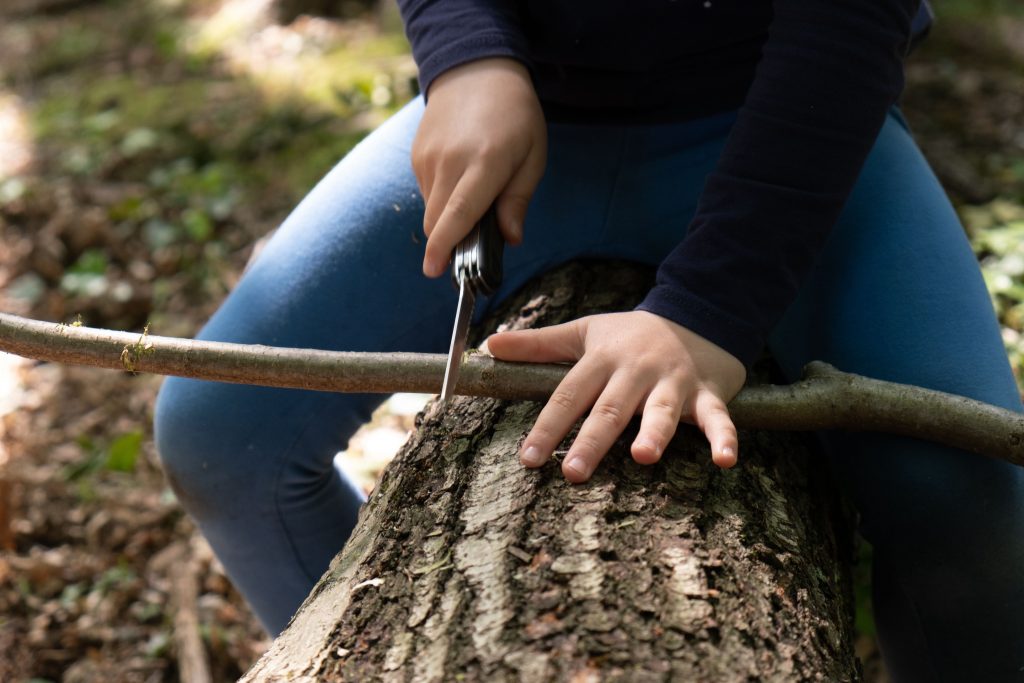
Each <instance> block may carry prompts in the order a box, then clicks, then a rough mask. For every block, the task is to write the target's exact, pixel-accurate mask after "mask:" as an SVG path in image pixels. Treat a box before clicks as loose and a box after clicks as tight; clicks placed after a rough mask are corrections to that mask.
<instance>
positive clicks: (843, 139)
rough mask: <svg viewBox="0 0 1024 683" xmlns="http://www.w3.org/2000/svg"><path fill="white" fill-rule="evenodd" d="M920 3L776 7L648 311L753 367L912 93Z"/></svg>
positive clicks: (852, 1)
mask: <svg viewBox="0 0 1024 683" xmlns="http://www.w3.org/2000/svg"><path fill="white" fill-rule="evenodd" d="M917 4H918V2H917V0H777V1H776V2H775V3H774V18H773V20H772V23H771V26H770V29H769V35H768V39H767V41H766V42H765V45H764V48H763V51H762V56H761V61H760V62H759V64H758V67H757V72H756V76H755V78H754V82H753V84H752V85H751V88H750V90H749V91H748V93H747V97H746V100H745V102H744V104H743V106H742V107H741V108H740V110H739V113H738V116H737V120H736V123H735V125H734V126H733V129H732V130H731V132H730V134H729V137H728V139H727V141H726V145H725V148H724V150H723V153H722V156H721V157H720V159H719V162H718V165H717V166H716V168H715V169H714V171H713V172H712V173H711V174H710V175H709V176H708V178H707V181H706V184H705V187H704V191H703V193H702V195H701V198H700V201H699V203H698V208H697V212H696V215H695V217H694V219H693V221H692V223H691V224H690V228H689V230H688V232H687V235H686V237H685V239H683V241H682V242H681V243H680V244H679V246H678V247H676V249H675V250H673V251H672V252H671V254H669V256H668V257H667V258H666V260H665V261H664V262H663V263H662V264H661V266H660V267H659V269H658V274H657V282H656V285H655V287H654V288H653V289H652V290H651V291H650V292H649V293H648V295H647V297H646V298H645V299H644V301H643V302H642V303H641V304H640V306H638V308H639V309H641V310H646V311H649V312H652V313H656V314H658V315H661V316H663V317H666V318H668V319H670V320H673V321H675V322H677V323H679V324H681V325H683V326H684V327H687V328H689V329H691V330H693V331H694V332H696V333H697V334H700V335H701V336H703V337H704V338H706V339H708V340H710V341H712V342H714V343H715V344H717V345H718V346H720V347H722V348H724V349H725V350H726V351H728V352H730V353H731V354H733V355H734V356H736V357H737V358H738V359H739V360H740V361H742V362H743V363H744V364H745V365H747V366H749V365H750V364H752V363H753V361H754V360H756V358H757V356H758V354H759V353H760V351H761V349H762V348H763V346H764V344H765V341H766V339H767V336H768V334H769V332H770V331H771V329H772V328H773V327H774V326H775V324H776V323H777V322H778V321H779V319H780V318H781V317H782V314H783V313H784V312H785V310H786V308H787V307H788V306H789V304H790V303H791V302H792V301H793V299H794V298H795V297H796V294H797V290H798V289H799V287H800V285H801V284H802V282H803V281H804V280H805V276H806V275H807V274H808V272H809V271H810V269H811V267H812V266H813V264H814V261H815V257H816V256H817V254H818V253H819V252H820V251H821V248H822V246H823V245H824V242H825V240H826V238H827V236H828V233H829V231H830V230H831V228H832V226H833V224H834V223H835V222H836V220H837V218H838V216H839V213H840V211H841V210H842V207H843V204H844V203H845V202H846V198H847V196H848V195H849V194H850V191H851V190H852V188H853V185H854V183H855V182H856V179H857V176H858V174H859V172H860V169H861V167H862V166H863V164H864V160H865V159H866V157H867V155H868V152H869V151H870V149H871V147H872V145H873V143H874V141H875V138H876V137H877V135H878V132H879V131H880V129H881V127H882V124H883V123H884V121H885V116H886V113H887V111H888V109H889V108H890V107H891V106H892V105H893V104H894V103H895V101H896V99H897V97H898V96H899V94H900V92H901V90H902V88H903V56H904V54H905V52H906V49H907V45H908V41H909V35H910V25H911V21H912V18H913V16H914V14H915V11H916V9H917Z"/></svg>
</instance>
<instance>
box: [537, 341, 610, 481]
mask: <svg viewBox="0 0 1024 683" xmlns="http://www.w3.org/2000/svg"><path fill="white" fill-rule="evenodd" d="M594 365H595V364H594V363H588V362H587V361H586V360H583V361H581V362H580V363H578V364H576V365H574V366H573V367H572V369H571V370H569V372H568V373H566V375H565V377H564V378H563V379H562V381H561V382H560V383H559V384H558V388H557V389H555V392H554V393H553V394H551V398H549V399H548V402H547V403H546V404H544V408H542V409H541V411H540V415H538V416H537V421H536V422H535V423H534V425H533V429H531V430H530V433H529V434H528V435H527V436H526V439H525V440H524V441H523V447H522V450H521V451H520V453H519V461H520V462H522V463H523V464H524V465H526V466H527V467H540V466H541V465H543V464H544V463H545V462H547V461H548V459H549V458H550V457H551V453H552V451H554V450H555V447H556V446H558V444H559V443H561V441H562V439H564V438H565V435H566V434H568V433H569V430H570V429H571V428H572V426H573V424H575V423H576V420H578V419H579V418H580V416H581V415H583V413H584V412H586V410H587V408H589V407H590V406H591V405H593V403H594V399H596V398H597V396H598V395H599V394H600V393H601V389H603V388H604V385H605V383H606V382H607V380H608V375H607V373H606V372H605V371H602V370H601V369H600V368H597V367H594Z"/></svg>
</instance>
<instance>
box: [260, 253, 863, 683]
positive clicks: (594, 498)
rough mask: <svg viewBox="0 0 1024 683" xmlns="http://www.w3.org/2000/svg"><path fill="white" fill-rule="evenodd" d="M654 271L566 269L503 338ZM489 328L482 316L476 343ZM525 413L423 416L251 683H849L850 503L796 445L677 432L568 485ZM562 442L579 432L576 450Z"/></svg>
mask: <svg viewBox="0 0 1024 683" xmlns="http://www.w3.org/2000/svg"><path fill="white" fill-rule="evenodd" d="M650 284H651V274H650V272H649V271H647V270H643V269H638V268H634V267H624V266H622V265H618V266H608V265H595V264H585V265H584V264H572V265H570V266H568V267H567V268H564V269H561V270H559V271H557V272H555V273H553V274H550V275H549V276H546V277H545V278H544V279H543V280H542V281H541V282H540V283H539V284H537V285H534V286H531V287H530V288H529V290H528V292H526V293H524V294H522V295H520V296H518V297H515V298H514V299H513V300H512V301H511V302H510V304H509V305H508V306H507V307H506V308H507V310H511V311H513V312H514V314H513V315H512V317H511V318H510V319H509V320H508V321H507V326H508V327H512V328H521V327H527V326H540V325H549V324H554V323H558V322H563V321H565V320H567V319H571V318H575V317H579V316H581V315H587V314H591V313H595V312H600V311H609V310H628V309H630V308H631V307H632V306H633V305H634V304H635V303H636V302H637V301H638V300H639V299H640V297H641V296H642V294H643V293H644V292H645V291H646V290H647V289H648V288H649V286H650ZM494 323H495V321H493V320H492V321H490V322H489V323H486V324H485V325H484V328H485V331H486V330H488V329H490V328H492V327H493V325H494ZM539 408H540V406H539V405H538V404H536V403H530V402H517V401H505V400H497V399H490V398H475V397H458V398H456V399H455V400H454V401H452V402H450V403H449V404H448V405H447V406H444V407H442V406H440V405H438V404H433V405H431V406H428V408H427V409H426V411H425V413H424V415H422V416H421V421H420V424H419V425H418V429H417V431H416V433H415V434H414V435H413V437H412V438H411V440H410V442H409V443H408V444H407V445H406V446H405V448H403V449H402V451H401V452H400V453H399V455H398V456H397V457H396V459H395V460H394V461H393V462H392V463H391V465H390V466H389V467H388V468H387V470H386V471H385V473H384V475H383V477H382V479H381V481H380V483H379V485H378V486H377V488H376V490H375V491H374V492H373V494H372V495H371V497H370V500H369V502H368V503H367V504H366V506H365V507H364V509H363V510H362V512H361V514H360V519H359V524H358V525H357V527H356V529H355V531H354V532H353V534H352V536H351V538H350V539H349V540H348V543H347V544H346V546H345V547H344V549H343V550H342V551H341V552H340V553H339V554H338V556H337V557H336V558H335V559H334V561H333V562H332V564H331V566H330V568H329V569H328V571H327V572H326V573H325V574H324V576H323V577H322V578H321V580H320V581H319V582H318V583H317V585H316V587H315V588H314V589H313V591H312V593H311V594H310V596H309V597H308V598H307V599H306V601H305V602H304V604H303V605H302V607H301V608H300V610H299V611H298V613H297V614H296V616H295V617H294V618H293V619H292V621H291V623H290V624H289V626H288V628H287V629H286V630H285V631H284V632H283V633H282V634H281V636H280V637H279V638H278V639H277V640H276V641H275V643H274V644H273V646H272V647H271V649H270V650H269V651H268V652H267V653H266V654H265V655H264V657H263V658H261V659H260V660H259V661H258V662H257V663H256V664H255V665H254V666H253V668H252V669H251V670H250V671H249V672H248V673H247V674H246V675H245V677H244V678H243V679H242V680H244V681H285V680H287V681H377V680H379V681H456V680H458V681H544V680H567V681H599V680H600V681H631V682H632V681H669V680H673V681H674V680H680V681H732V680H753V679H756V680H765V681H795V680H829V681H848V680H859V679H860V677H861V670H860V664H859V662H858V660H857V658H856V655H855V654H854V650H853V619H852V614H853V600H852V591H851V580H850V566H849V565H850V557H851V550H852V525H851V524H850V513H849V508H848V506H846V505H845V504H844V503H843V502H842V500H841V499H840V498H838V497H837V495H836V492H835V491H834V490H833V489H832V487H831V484H830V482H829V478H828V477H827V476H826V475H825V472H824V470H823V460H822V459H821V458H820V457H816V453H815V442H814V440H813V438H812V437H810V436H809V435H807V434H803V435H800V434H793V433H773V432H760V431H749V430H742V431H741V433H740V441H741V443H742V444H743V458H742V461H741V463H740V465H739V466H737V467H736V468H734V469H732V470H719V469H718V468H716V467H715V466H714V465H713V464H712V463H711V460H710V453H709V450H708V447H707V444H706V442H705V441H704V439H703V436H702V435H700V433H699V432H697V431H696V430H695V429H693V428H691V427H682V428H681V430H680V433H679V434H678V435H677V436H676V438H675V439H674V440H673V442H672V444H671V446H670V448H669V449H668V450H667V451H666V454H665V456H664V458H663V460H662V462H661V463H660V464H658V465H655V466H650V467H643V466H639V465H637V464H636V463H634V462H633V461H632V460H631V459H630V457H629V444H630V441H631V439H632V438H633V437H634V436H635V434H636V428H637V423H636V421H634V423H633V425H631V427H630V428H629V430H627V432H626V434H624V435H623V437H622V438H621V439H619V441H618V442H617V443H616V445H615V447H614V448H613V449H612V451H611V452H610V453H609V455H608V457H607V458H606V459H605V461H604V462H603V464H602V465H601V466H600V467H599V468H598V470H597V472H596V473H595V475H594V476H593V478H592V479H591V480H590V481H589V482H588V483H586V484H583V485H571V484H568V483H567V482H566V481H565V480H564V479H563V478H562V477H561V475H560V473H559V462H558V461H559V460H560V459H561V457H563V456H564V454H565V448H566V447H567V446H568V444H569V442H570V441H569V440H567V441H566V442H564V443H563V444H562V446H561V447H560V449H559V450H557V451H556V454H555V458H554V460H553V462H551V463H549V464H548V465H547V466H545V467H543V468H541V469H539V470H528V469H525V468H523V467H522V466H520V465H519V463H518V460H517V457H516V453H517V450H518V447H519V444H520V443H521V441H522V439H523V437H524V436H525V435H526V433H527V431H528V430H529V428H530V425H531V424H532V422H533V420H534V419H535V418H536V416H537V414H538V412H539ZM571 436H572V435H570V438H571Z"/></svg>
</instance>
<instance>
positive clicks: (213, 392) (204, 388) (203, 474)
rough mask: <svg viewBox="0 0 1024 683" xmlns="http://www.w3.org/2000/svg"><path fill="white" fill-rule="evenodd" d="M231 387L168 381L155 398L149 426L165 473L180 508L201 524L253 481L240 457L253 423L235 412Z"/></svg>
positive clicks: (252, 471)
mask: <svg viewBox="0 0 1024 683" xmlns="http://www.w3.org/2000/svg"><path fill="white" fill-rule="evenodd" d="M232 389H236V387H232V386H230V385H223V384H218V383H213V382H201V381H196V380H187V379H181V378H177V377H170V378H168V379H167V380H166V381H165V382H164V384H163V386H162V387H161V389H160V393H159V395H158V396H157V402H156V409H155V412H154V425H153V428H154V439H155V442H156V448H157V452H158V453H159V456H160V461H161V464H162V466H163V469H164V474H165V476H166V477H167V480H168V484H169V485H170V487H171V489H172V490H173V491H174V493H175V495H177V496H178V499H179V501H180V502H181V504H182V505H183V506H184V507H185V509H186V510H188V511H189V512H190V513H191V514H192V515H193V516H194V517H196V518H197V519H200V520H202V519H203V518H205V517H208V516H209V515H212V514H215V513H216V512H217V511H219V510H223V509H224V507H225V505H226V504H227V502H228V501H231V500H237V499H238V496H239V494H240V493H242V492H244V490H245V488H246V487H247V486H251V485H253V484H254V483H255V482H256V481H257V480H258V477H257V476H256V475H257V474H258V472H257V470H258V468H257V467H256V463H255V462H254V459H253V458H251V457H249V458H247V457H246V453H245V451H246V449H247V444H246V443H245V435H246V434H248V435H250V436H252V435H255V433H256V432H257V431H258V423H256V424H254V422H253V421H252V420H247V419H246V418H245V413H244V411H240V410H239V409H238V408H239V406H238V402H239V398H238V397H233V396H232V395H231V394H232V391H231V390H232Z"/></svg>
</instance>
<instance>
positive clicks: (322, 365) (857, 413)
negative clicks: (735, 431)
mask: <svg viewBox="0 0 1024 683" xmlns="http://www.w3.org/2000/svg"><path fill="white" fill-rule="evenodd" d="M0 350H2V351H7V352H9V353H14V354H16V355H19V356H24V357H26V358H33V359H36V360H42V361H55V362H59V363H69V364H76V365H92V366H96V367H102V368H110V369H115V370H126V371H128V372H150V373H156V374H162V375H176V376H179V377H192V378H195V379H204V380H213V381H218V382H233V383H241V384H258V385H263V386H273V387H286V388H296V389H312V390H316V391H340V392H361V393H394V392H399V391H411V392H422V393H437V392H439V391H440V389H441V382H442V378H443V376H444V364H445V360H446V359H445V356H444V355H443V354H419V353H356V352H346V351H323V350H317V349H290V348H278V347H272V346H262V345H257V344H228V343H223V342H203V341H196V340H192V339H177V338H173V337H158V336H151V335H149V334H148V332H143V333H142V334H138V333H129V332H117V331H111V330H99V329H93V328H88V327H80V326H74V325H66V324H63V323H48V322H42V321H38V320H29V319H27V318H21V317H18V316H15V315H10V314H6V313H0ZM568 367H569V366H567V365H550V364H531V363H509V362H504V361H496V360H494V359H493V358H491V357H489V356H486V355H484V354H479V353H472V352H470V353H468V354H467V356H466V358H465V362H464V364H463V368H462V372H461V373H460V375H459V383H458V386H457V387H456V392H457V393H459V394H463V395H469V396H486V397H491V398H501V399H510V400H532V401H543V400H545V399H546V398H547V397H548V396H550V395H551V392H552V391H553V390H554V389H555V387H557V386H558V383H559V381H561V379H562V377H564V376H565V373H566V372H567V371H568ZM729 411H730V413H731V414H732V416H733V419H734V421H735V422H736V425H737V426H738V427H740V428H759V429H776V430H797V431H800V430H819V429H846V430H850V431H880V432H888V433H893V434H900V435H903V436H910V437H914V438H919V439H926V440H929V441H935V442H940V443H944V444H947V445H950V446H953V447H956V448H961V449H964V450H967V451H971V452H974V453H978V454H981V455H987V456H990V457H994V458H999V459H1002V460H1006V461H1008V462H1011V463H1014V464H1016V465H1021V466H1024V415H1021V414H1018V413H1014V412H1011V411H1008V410H1005V409H1003V408H999V407H996V406H993V405H989V404H987V403H982V402H980V401H974V400H972V399H968V398H964V397H962V396H955V395H952V394H946V393H942V392H938V391H932V390H929V389H923V388H921V387H915V386H909V385H905V384H896V383H893V382H885V381H882V380H876V379H871V378H868V377H863V376H860V375H853V374H849V373H845V372H841V371H839V370H837V369H836V368H834V367H832V366H830V365H828V364H826V363H821V362H813V363H810V364H808V365H807V367H806V368H805V369H804V376H803V379H801V380H800V381H798V382H796V383H794V384H791V385H786V386H778V385H760V386H750V387H747V388H745V389H743V391H741V392H740V394H739V395H738V396H736V398H735V399H733V401H732V402H731V403H730V404H729Z"/></svg>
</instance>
